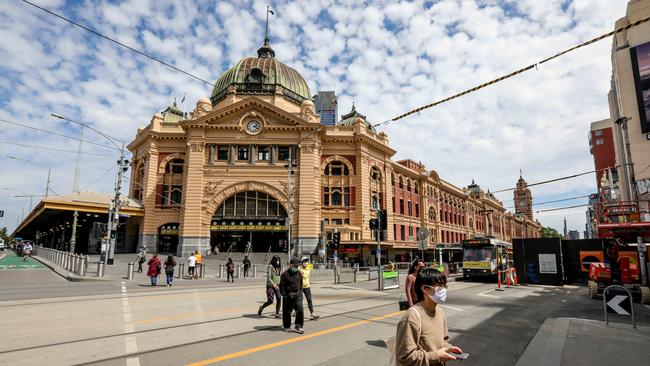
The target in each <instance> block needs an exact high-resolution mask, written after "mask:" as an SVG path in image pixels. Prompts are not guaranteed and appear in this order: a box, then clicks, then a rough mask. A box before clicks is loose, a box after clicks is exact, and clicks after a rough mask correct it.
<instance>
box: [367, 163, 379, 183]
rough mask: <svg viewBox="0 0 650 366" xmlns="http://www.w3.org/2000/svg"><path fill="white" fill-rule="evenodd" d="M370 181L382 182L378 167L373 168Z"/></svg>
mask: <svg viewBox="0 0 650 366" xmlns="http://www.w3.org/2000/svg"><path fill="white" fill-rule="evenodd" d="M370 179H372V180H374V181H376V182H381V172H380V171H379V169H378V168H377V167H372V169H370Z"/></svg>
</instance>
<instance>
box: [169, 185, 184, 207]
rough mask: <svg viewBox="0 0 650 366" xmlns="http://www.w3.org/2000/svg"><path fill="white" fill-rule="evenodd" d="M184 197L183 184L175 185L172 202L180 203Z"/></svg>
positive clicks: (173, 203) (174, 203)
mask: <svg viewBox="0 0 650 366" xmlns="http://www.w3.org/2000/svg"><path fill="white" fill-rule="evenodd" d="M182 198H183V191H182V187H181V186H173V187H172V194H171V204H172V205H180V204H181V200H182Z"/></svg>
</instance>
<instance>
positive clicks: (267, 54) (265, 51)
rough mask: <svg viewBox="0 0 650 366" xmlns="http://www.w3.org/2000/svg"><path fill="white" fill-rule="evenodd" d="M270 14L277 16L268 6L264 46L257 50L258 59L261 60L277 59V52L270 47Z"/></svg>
mask: <svg viewBox="0 0 650 366" xmlns="http://www.w3.org/2000/svg"><path fill="white" fill-rule="evenodd" d="M269 13H270V14H273V15H275V13H274V12H273V10H271V8H270V7H269V6H268V5H267V6H266V30H265V31H264V44H263V45H262V47H260V49H259V50H257V57H259V58H273V57H275V51H273V49H272V48H271V46H270V45H269Z"/></svg>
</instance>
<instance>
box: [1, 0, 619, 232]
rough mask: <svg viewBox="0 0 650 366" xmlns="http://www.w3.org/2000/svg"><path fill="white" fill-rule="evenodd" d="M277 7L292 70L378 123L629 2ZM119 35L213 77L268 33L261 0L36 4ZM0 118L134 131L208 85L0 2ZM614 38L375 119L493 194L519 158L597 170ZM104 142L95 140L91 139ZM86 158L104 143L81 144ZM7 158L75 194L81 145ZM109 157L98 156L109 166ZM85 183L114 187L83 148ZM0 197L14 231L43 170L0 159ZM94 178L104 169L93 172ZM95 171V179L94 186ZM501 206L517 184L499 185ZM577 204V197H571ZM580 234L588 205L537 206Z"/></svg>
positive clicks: (527, 169) (31, 136)
mask: <svg viewBox="0 0 650 366" xmlns="http://www.w3.org/2000/svg"><path fill="white" fill-rule="evenodd" d="M429 3H430V2H428V1H427V2H425V1H420V0H416V1H408V2H407V1H402V2H395V1H388V0H385V1H377V2H370V3H361V2H359V1H354V0H350V1H337V2H335V1H331V0H322V1H309V2H295V1H288V0H284V1H278V2H276V3H275V4H274V8H273V10H275V12H276V14H275V15H274V16H272V17H271V19H270V24H271V29H270V31H271V32H270V33H271V43H272V46H273V47H274V49H275V50H276V53H277V58H278V59H279V60H281V61H283V62H285V63H287V64H288V65H289V66H291V67H294V68H296V69H297V70H299V71H300V72H301V73H302V74H303V76H304V77H305V78H306V79H307V82H308V83H309V85H310V86H311V87H312V92H313V93H315V92H316V90H317V89H318V88H322V89H326V90H335V91H336V92H337V94H338V95H339V111H340V113H347V111H348V110H349V108H350V106H351V104H352V100H354V101H355V104H356V106H357V109H358V110H359V111H361V112H362V113H365V114H367V115H368V118H369V119H370V120H371V121H373V122H378V121H384V120H386V119H389V118H391V117H393V116H395V115H398V114H401V113H403V112H405V111H407V110H409V109H411V108H414V107H417V106H420V105H423V104H426V103H429V102H431V101H434V100H437V99H440V98H443V97H446V96H448V95H450V94H452V93H456V92H459V91H461V90H463V89H465V88H468V87H472V86H474V85H476V84H477V83H481V82H484V81H487V80H490V79H492V78H494V77H496V76H500V75H502V74H504V73H507V72H510V71H512V70H514V69H516V68H518V67H522V66H525V65H528V64H530V63H532V62H535V61H536V60H539V59H541V58H544V57H547V56H549V55H551V54H553V53H555V52H556V51H558V50H560V49H562V48H565V47H569V46H572V45H574V44H576V43H578V42H580V41H582V40H585V39H589V38H591V37H593V36H595V35H598V34H600V33H603V32H606V31H608V30H610V29H612V28H613V27H614V22H615V21H616V19H618V18H619V17H621V16H623V15H624V13H625V2H622V1H616V0H603V1H597V2H594V1H588V0H574V1H570V2H568V4H567V5H566V6H563V4H565V3H566V2H565V1H561V0H552V1H550V0H549V1H536V0H527V1H523V0H517V1H514V0H499V1H478V2H472V1H460V0H457V1H452V0H445V1H438V2H435V3H434V4H433V5H431V6H430V7H429ZM39 4H42V5H43V6H45V7H47V8H50V9H53V10H56V11H57V12H61V13H63V14H65V15H67V16H69V17H71V18H73V19H74V20H76V21H79V22H80V23H82V24H84V25H89V26H91V27H93V28H94V29H97V30H99V31H101V32H103V33H105V34H107V35H109V36H111V37H115V38H116V39H118V40H120V41H121V42H124V43H127V44H129V45H132V46H134V47H136V48H141V49H143V50H145V51H146V52H148V53H150V54H154V55H156V56H158V57H160V58H162V59H164V60H165V61H167V62H170V63H173V64H174V65H177V66H178V67H181V68H182V69H185V70H187V71H189V72H192V73H194V74H196V75H198V76H200V77H202V78H204V79H206V80H209V81H214V80H216V79H217V78H218V77H219V75H220V74H221V73H222V72H223V71H225V70H226V69H227V68H229V67H231V66H232V65H233V64H234V63H235V62H236V61H237V60H239V59H240V58H242V57H245V56H252V55H254V54H255V50H256V49H257V48H258V47H259V46H260V44H261V42H262V39H263V34H264V33H263V32H264V21H265V16H266V13H265V10H266V3H264V2H261V1H243V2H240V1H234V0H232V1H218V2H210V1H202V2H198V3H194V2H188V1H164V2H163V1H157V2H152V1H142V0H132V1H126V2H121V3H119V5H116V4H113V3H103V2H99V3H97V2H83V3H78V4H72V7H70V4H68V6H65V5H66V4H65V2H64V1H62V0H58V1H54V0H51V1H40V2H39ZM0 39H2V40H3V42H2V44H0V60H1V61H0V72H1V73H2V75H3V76H4V77H3V78H2V80H0V117H3V118H7V119H11V120H16V121H18V122H25V123H29V124H34V125H37V126H39V127H40V128H45V129H56V130H57V131H60V132H62V133H66V134H72V135H75V134H76V133H78V130H76V129H74V128H73V127H71V126H64V125H62V124H59V123H56V122H57V121H53V120H52V118H50V117H49V114H50V113H52V112H58V113H64V114H66V115H69V116H71V117H73V118H76V119H79V120H83V121H89V122H91V123H93V124H95V126H96V127H98V128H100V129H102V130H106V131H107V132H109V133H110V134H113V135H116V136H117V137H119V138H121V139H123V140H125V141H128V140H130V139H131V138H132V137H133V136H134V135H135V132H136V130H137V128H138V127H141V126H143V125H145V124H146V123H147V122H148V121H149V120H150V118H151V115H152V114H153V113H155V112H157V111H160V110H161V109H163V108H164V107H165V106H166V105H167V104H168V103H170V101H171V100H172V98H173V97H177V98H179V99H180V98H181V97H182V95H183V94H184V93H188V100H189V101H190V102H191V103H189V104H187V106H188V108H187V109H191V104H192V103H193V101H195V100H196V99H198V97H200V96H209V94H210V91H211V87H210V86H209V85H205V84H203V83H201V82H199V81H197V80H194V79H192V78H189V77H187V76H186V75H183V74H181V73H178V72H175V71H173V70H170V69H168V68H166V67H164V66H162V65H160V64H157V63H155V62H152V61H151V60H148V59H146V58H144V57H142V56H140V55H136V54H134V53H132V52H129V51H126V50H124V49H121V48H119V47H117V46H116V45H114V44H112V43H109V42H107V41H105V40H102V39H100V38H98V37H96V36H93V35H90V34H88V33H86V32H84V31H82V30H79V29H78V28H75V27H72V26H71V25H69V24H67V23H65V22H62V21H61V20H59V19H56V18H52V17H50V16H48V15H46V14H44V13H42V12H40V11H38V10H36V9H34V8H32V7H30V6H28V5H25V4H20V3H13V2H9V3H3V4H2V6H0ZM610 47H611V41H609V40H606V41H602V42H600V43H597V44H595V45H592V46H589V47H587V48H585V49H582V50H579V51H576V52H574V53H572V54H570V55H567V56H565V57H563V58H561V59H559V60H554V61H552V62H549V63H547V64H544V65H541V66H540V67H539V69H538V70H536V71H531V72H529V73H526V74H522V75H519V76H517V77H515V78H513V79H511V80H508V81H504V82H502V83H499V84H497V85H493V86H490V87H488V88H486V89H484V90H481V91H479V92H476V93H474V94H471V95H468V96H465V97H463V98H460V99H458V100H455V101H452V102H449V103H446V104H443V105H441V106H438V107H435V108H434V109H431V110H427V111H423V112H421V113H419V114H417V115H414V116H411V117H408V118H406V119H404V120H402V121H399V122H396V123H393V124H390V125H388V126H386V127H381V128H380V129H384V130H385V131H386V132H387V133H388V135H389V139H390V142H391V146H392V147H394V148H396V149H397V150H398V154H397V156H396V158H399V159H401V158H412V159H413V160H416V161H422V162H423V163H425V164H426V165H427V168H428V169H433V170H436V171H438V173H439V174H440V175H441V176H442V177H443V178H444V179H446V180H448V181H450V182H452V183H454V184H456V185H459V186H462V185H466V184H468V183H469V182H470V181H471V179H472V178H474V179H476V182H477V183H479V184H480V185H481V186H482V187H483V188H490V189H492V190H495V189H501V188H507V187H511V186H513V185H514V183H515V182H516V179H517V178H518V174H519V168H522V169H523V170H524V175H525V177H526V178H527V179H528V181H529V182H535V181H541V180H545V179H547V178H550V177H558V176H562V175H568V174H573V173H575V172H580V171H586V170H590V169H592V167H593V162H592V157H591V155H590V154H589V151H588V146H587V140H586V136H587V131H588V129H589V122H590V121H592V120H597V119H601V118H604V117H607V116H608V110H607V99H606V93H607V90H608V88H609V78H610V72H611V66H610ZM0 131H2V132H0V140H2V141H24V142H25V143H28V144H38V145H47V146H52V147H59V148H64V149H73V150H74V149H75V148H76V142H75V141H74V140H65V139H62V138H58V137H53V136H49V135H45V134H40V133H39V134H36V133H32V132H30V131H26V130H24V129H20V128H17V127H9V126H5V125H3V126H2V129H1V130H0ZM86 137H87V138H88V139H92V140H94V141H98V142H100V143H104V141H103V140H102V139H101V137H98V136H89V135H87V136H86ZM87 151H89V152H104V151H106V150H105V149H102V148H100V147H92V146H87ZM7 154H13V155H21V156H23V157H29V158H30V159H32V160H35V161H37V162H45V163H47V164H51V165H52V166H55V167H56V169H55V173H54V176H53V182H54V185H55V186H56V188H57V189H59V190H61V191H63V192H66V191H69V189H70V188H71V185H72V184H71V179H72V174H71V172H72V171H73V170H74V167H73V164H74V163H73V161H74V158H73V157H74V154H65V153H62V154H51V153H50V152H47V151H41V150H30V149H25V148H21V147H16V146H10V145H6V144H5V145H3V144H0V160H1V159H4V158H3V156H5V155H7ZM111 160H112V159H106V161H111ZM84 161H86V164H85V165H84V168H83V169H82V179H81V181H82V182H81V186H82V187H84V186H88V185H91V184H92V187H91V188H92V189H95V190H104V191H109V190H110V186H111V185H112V178H111V177H112V174H113V172H112V171H111V172H109V173H108V174H107V173H106V169H107V167H106V164H103V163H102V161H101V160H100V161H95V162H94V164H95V165H96V166H93V165H92V164H90V163H88V162H93V158H92V157H90V156H89V157H86V158H85V160H84ZM3 163H4V164H5V166H6V167H7V168H8V169H9V170H8V171H12V172H17V174H12V175H11V176H7V175H4V176H3V179H2V183H0V189H2V188H3V187H4V186H7V187H5V188H11V189H12V190H13V191H8V190H4V191H0V204H2V205H3V207H6V208H5V211H6V213H7V214H8V219H9V220H7V219H5V221H2V222H0V225H3V226H4V225H7V226H9V227H13V225H14V224H15V222H14V221H15V219H16V217H17V215H20V211H21V209H22V208H23V207H24V206H25V205H26V204H28V202H25V201H18V200H15V199H13V198H12V197H8V198H7V197H5V198H3V197H2V195H4V194H5V192H8V193H9V194H13V193H12V192H16V191H21V192H23V191H24V192H32V193H39V192H41V191H42V190H43V189H42V187H41V186H42V185H43V184H42V182H41V181H42V180H43V177H42V172H41V170H42V168H38V167H37V166H35V165H34V166H32V164H16V162H14V161H4V160H3ZM102 177H103V178H102ZM98 178H101V179H99V181H98ZM594 189H595V178H594V177H593V176H585V177H581V178H578V179H573V180H569V181H563V182H559V183H556V184H552V185H543V186H538V187H534V188H533V194H534V197H535V200H536V201H538V202H540V201H544V200H549V199H556V198H558V197H567V196H572V195H581V194H586V193H590V192H591V191H593V190H594ZM497 196H498V198H500V199H502V200H503V202H504V204H505V205H506V206H508V205H511V203H512V199H511V198H512V194H511V193H510V192H508V193H503V194H498V195H497ZM571 203H573V202H571ZM563 215H567V217H568V220H569V225H570V227H571V228H574V229H580V230H582V225H583V223H584V215H583V211H582V210H574V211H558V212H549V213H544V214H540V215H539V218H540V220H541V221H542V223H543V224H545V225H552V226H554V227H556V228H558V229H560V228H561V223H562V216H563Z"/></svg>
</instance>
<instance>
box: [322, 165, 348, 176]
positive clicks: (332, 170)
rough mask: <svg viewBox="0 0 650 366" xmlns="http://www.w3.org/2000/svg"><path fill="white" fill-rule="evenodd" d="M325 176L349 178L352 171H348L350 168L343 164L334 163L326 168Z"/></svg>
mask: <svg viewBox="0 0 650 366" xmlns="http://www.w3.org/2000/svg"><path fill="white" fill-rule="evenodd" d="M323 175H333V176H341V175H344V176H348V175H350V169H348V166H347V165H345V164H343V162H340V161H333V162H331V163H329V164H327V165H326V166H325V170H324V171H323Z"/></svg>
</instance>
